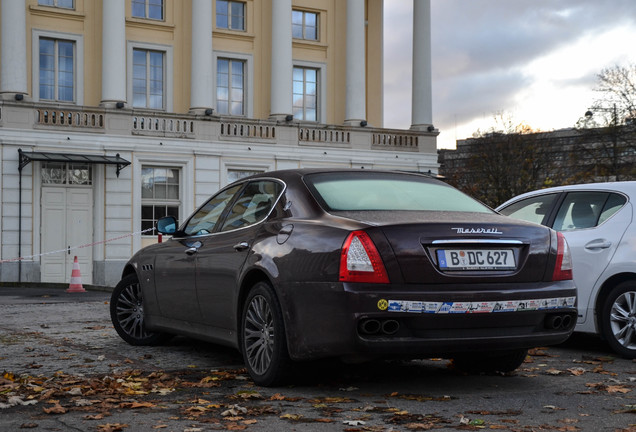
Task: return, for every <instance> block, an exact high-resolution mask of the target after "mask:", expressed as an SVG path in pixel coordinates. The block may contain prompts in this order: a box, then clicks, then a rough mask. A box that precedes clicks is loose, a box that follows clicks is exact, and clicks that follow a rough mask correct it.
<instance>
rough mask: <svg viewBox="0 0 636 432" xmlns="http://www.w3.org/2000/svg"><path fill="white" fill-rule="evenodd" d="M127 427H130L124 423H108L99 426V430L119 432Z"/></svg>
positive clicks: (100, 431)
mask: <svg viewBox="0 0 636 432" xmlns="http://www.w3.org/2000/svg"><path fill="white" fill-rule="evenodd" d="M127 427H128V425H127V424H124V423H106V424H103V425H99V426H97V430H99V432H119V431H122V430H124V429H125V428H127Z"/></svg>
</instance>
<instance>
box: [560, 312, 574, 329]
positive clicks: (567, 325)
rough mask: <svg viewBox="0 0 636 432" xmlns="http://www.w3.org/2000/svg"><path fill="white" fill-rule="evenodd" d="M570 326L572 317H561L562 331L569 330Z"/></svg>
mask: <svg viewBox="0 0 636 432" xmlns="http://www.w3.org/2000/svg"><path fill="white" fill-rule="evenodd" d="M571 325H572V316H571V315H563V320H562V321H561V327H562V328H564V329H568V328H570V326H571Z"/></svg>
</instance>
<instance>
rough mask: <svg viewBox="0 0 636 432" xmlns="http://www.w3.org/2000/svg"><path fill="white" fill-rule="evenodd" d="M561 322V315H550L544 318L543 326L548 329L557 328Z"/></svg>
mask: <svg viewBox="0 0 636 432" xmlns="http://www.w3.org/2000/svg"><path fill="white" fill-rule="evenodd" d="M562 324H563V318H561V315H550V316H549V317H547V318H546V320H545V326H546V327H547V328H549V329H552V330H554V329H558V328H560V327H561V325H562Z"/></svg>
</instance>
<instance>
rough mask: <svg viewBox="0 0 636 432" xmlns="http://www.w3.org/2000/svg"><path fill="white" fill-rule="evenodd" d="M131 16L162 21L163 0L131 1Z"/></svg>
mask: <svg viewBox="0 0 636 432" xmlns="http://www.w3.org/2000/svg"><path fill="white" fill-rule="evenodd" d="M132 16H133V17H135V18H147V19H154V20H163V0H132Z"/></svg>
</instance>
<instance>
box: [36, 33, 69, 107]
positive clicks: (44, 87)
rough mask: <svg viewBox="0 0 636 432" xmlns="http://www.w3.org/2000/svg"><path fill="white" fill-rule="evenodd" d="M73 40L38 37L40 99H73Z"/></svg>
mask: <svg viewBox="0 0 636 432" xmlns="http://www.w3.org/2000/svg"><path fill="white" fill-rule="evenodd" d="M74 57H75V42H73V41H68V40H61V39H49V38H40V49H39V65H40V70H39V83H40V90H39V91H40V99H46V100H53V101H63V102H73V101H74V100H75V94H74V93H75V92H74V83H75V61H74Z"/></svg>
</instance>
